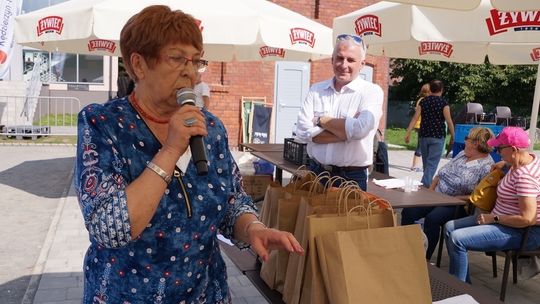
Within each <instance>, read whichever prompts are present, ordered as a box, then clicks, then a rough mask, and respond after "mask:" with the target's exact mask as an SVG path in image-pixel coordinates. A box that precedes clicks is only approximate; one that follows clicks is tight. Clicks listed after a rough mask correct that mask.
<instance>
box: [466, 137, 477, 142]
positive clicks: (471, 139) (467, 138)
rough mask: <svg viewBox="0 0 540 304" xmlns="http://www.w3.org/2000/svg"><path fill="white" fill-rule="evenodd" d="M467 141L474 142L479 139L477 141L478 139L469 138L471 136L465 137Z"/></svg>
mask: <svg viewBox="0 0 540 304" xmlns="http://www.w3.org/2000/svg"><path fill="white" fill-rule="evenodd" d="M465 140H470V141H473V140H477V139H476V138H472V137H469V136H465Z"/></svg>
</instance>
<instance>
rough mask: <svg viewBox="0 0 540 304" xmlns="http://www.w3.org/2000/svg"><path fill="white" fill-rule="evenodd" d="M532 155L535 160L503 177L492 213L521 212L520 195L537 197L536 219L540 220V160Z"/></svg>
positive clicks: (512, 213)
mask: <svg viewBox="0 0 540 304" xmlns="http://www.w3.org/2000/svg"><path fill="white" fill-rule="evenodd" d="M531 155H532V154H531ZM532 156H533V157H534V160H533V161H532V162H531V163H530V164H528V165H526V166H522V167H520V168H517V169H514V170H510V171H509V172H508V173H507V174H506V175H505V176H504V177H503V179H502V180H501V182H500V183H499V185H498V186H497V201H496V202H495V208H493V211H491V213H492V214H496V215H503V214H504V215H517V214H521V211H520V209H519V197H520V196H524V197H536V205H537V209H536V221H537V222H538V221H540V161H539V160H538V157H536V156H535V155H532Z"/></svg>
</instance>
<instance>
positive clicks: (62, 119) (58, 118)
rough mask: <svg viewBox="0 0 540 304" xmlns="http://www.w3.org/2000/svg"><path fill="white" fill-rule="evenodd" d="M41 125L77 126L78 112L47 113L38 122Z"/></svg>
mask: <svg viewBox="0 0 540 304" xmlns="http://www.w3.org/2000/svg"><path fill="white" fill-rule="evenodd" d="M37 125H39V126H66V127H67V126H72V127H76V126H77V114H63V115H53V114H49V115H45V116H42V117H41V118H40V120H39V122H38V123H37Z"/></svg>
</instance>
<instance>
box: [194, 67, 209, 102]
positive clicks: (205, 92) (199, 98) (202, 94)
mask: <svg viewBox="0 0 540 304" xmlns="http://www.w3.org/2000/svg"><path fill="white" fill-rule="evenodd" d="M193 93H195V96H196V100H195V105H196V106H198V107H200V108H208V105H209V103H210V87H208V85H207V84H206V83H205V82H203V81H202V80H201V74H200V73H199V74H198V75H197V84H195V86H194V87H193Z"/></svg>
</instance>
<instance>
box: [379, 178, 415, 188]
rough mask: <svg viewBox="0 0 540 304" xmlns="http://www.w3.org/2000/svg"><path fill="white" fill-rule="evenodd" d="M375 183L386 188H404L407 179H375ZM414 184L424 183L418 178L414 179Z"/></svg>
mask: <svg viewBox="0 0 540 304" xmlns="http://www.w3.org/2000/svg"><path fill="white" fill-rule="evenodd" d="M373 183H374V184H375V185H377V186H381V187H384V188H386V189H393V188H403V187H405V180H403V179H399V178H389V179H373ZM413 183H414V185H416V186H421V185H422V183H421V182H420V181H417V180H413Z"/></svg>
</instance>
